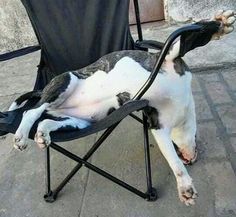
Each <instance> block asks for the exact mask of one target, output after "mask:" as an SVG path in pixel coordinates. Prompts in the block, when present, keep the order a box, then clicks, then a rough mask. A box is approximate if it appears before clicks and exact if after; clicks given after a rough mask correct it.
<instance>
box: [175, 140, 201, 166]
mask: <svg viewBox="0 0 236 217" xmlns="http://www.w3.org/2000/svg"><path fill="white" fill-rule="evenodd" d="M174 147H175V151H176V153H177V155H178V157H179V158H180V159H181V160H182V162H183V163H184V164H185V165H191V164H193V163H194V162H195V161H196V159H197V155H198V151H197V148H195V154H194V157H193V158H192V159H191V160H188V159H186V158H184V156H183V154H182V153H181V152H180V150H179V148H178V147H177V145H176V144H174Z"/></svg>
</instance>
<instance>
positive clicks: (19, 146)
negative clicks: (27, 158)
mask: <svg viewBox="0 0 236 217" xmlns="http://www.w3.org/2000/svg"><path fill="white" fill-rule="evenodd" d="M26 141H27V138H24V136H23V134H21V133H19V132H16V134H15V135H14V139H13V142H14V145H13V147H14V148H15V149H16V150H19V151H23V150H24V149H26V147H27V143H26Z"/></svg>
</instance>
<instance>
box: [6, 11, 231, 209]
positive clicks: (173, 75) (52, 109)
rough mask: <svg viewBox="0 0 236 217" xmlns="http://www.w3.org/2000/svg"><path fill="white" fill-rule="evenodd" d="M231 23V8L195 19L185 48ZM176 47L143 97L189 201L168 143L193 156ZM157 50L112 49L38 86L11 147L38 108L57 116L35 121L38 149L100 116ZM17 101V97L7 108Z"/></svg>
mask: <svg viewBox="0 0 236 217" xmlns="http://www.w3.org/2000/svg"><path fill="white" fill-rule="evenodd" d="M234 22H235V17H234V12H233V11H219V12H218V13H217V14H216V15H215V17H214V19H212V20H209V21H201V22H199V25H202V27H203V31H202V32H201V33H198V34H197V33H191V37H189V38H188V40H187V41H186V42H185V52H184V53H186V52H187V51H189V50H191V49H194V48H195V47H198V46H202V45H205V44H206V43H207V42H209V41H210V40H211V39H219V38H220V37H221V36H223V35H224V34H227V33H230V32H232V31H233V23H234ZM186 43H187V44H186ZM181 46H182V43H181V42H180V40H176V42H175V43H174V44H173V45H172V47H171V49H170V51H169V53H168V55H167V56H166V58H165V62H164V63H163V65H162V67H161V70H160V73H159V74H158V76H157V77H156V80H155V81H154V83H153V84H152V86H151V87H150V88H149V90H148V91H147V92H146V93H145V95H144V96H143V97H142V98H143V99H147V100H148V101H149V106H150V108H151V109H150V113H149V114H148V115H149V119H150V123H151V132H152V134H153V136H154V138H155V140H156V142H157V143H158V145H159V147H160V150H161V152H162V153H163V155H164V156H165V158H166V160H167V161H168V163H169V165H170V167H171V169H172V170H173V173H174V175H175V177H176V180H177V188H178V193H179V198H180V200H181V201H182V202H184V203H185V204H186V205H190V204H194V203H195V199H196V197H197V191H196V189H195V187H194V185H193V182H192V178H191V177H190V176H189V174H188V172H187V170H186V168H185V167H184V164H183V162H182V161H181V159H180V158H179V157H178V155H177V153H176V151H175V149H174V146H173V143H172V141H174V142H175V144H176V145H177V146H178V148H179V151H180V152H181V154H182V156H183V159H182V160H183V161H184V163H188V162H194V161H195V159H196V156H197V152H196V144H195V134H196V118H195V107H194V100H193V96H192V91H191V78H192V76H191V73H190V71H189V69H188V67H187V66H186V65H185V63H184V62H183V60H182V59H181V58H180V56H183V53H182V54H181V52H182V51H181V49H182V48H181ZM157 55H158V54H150V53H148V52H144V51H120V52H114V53H111V54H108V55H106V56H104V57H102V58H101V59H100V60H98V61H97V62H95V63H94V64H92V65H90V66H88V67H85V68H84V69H81V70H77V71H70V72H66V73H63V74H61V75H59V76H57V77H55V78H54V79H53V80H52V81H51V82H50V83H49V84H48V85H47V86H46V87H45V88H44V90H43V91H42V93H41V99H40V101H39V103H38V104H37V106H35V107H34V108H33V109H31V110H29V111H27V112H25V113H24V115H23V118H22V121H21V124H20V126H19V128H18V130H17V131H16V133H15V136H14V147H15V148H16V149H18V150H23V149H25V148H26V146H27V138H28V135H29V132H30V130H31V128H32V126H33V124H34V123H35V121H36V120H37V119H38V118H40V116H41V115H42V113H48V114H50V115H52V116H55V117H60V118H59V119H58V120H51V119H45V120H43V121H41V122H40V123H39V124H38V128H37V133H36V135H35V141H36V142H37V144H38V145H39V147H40V148H45V147H46V146H48V145H50V143H51V140H50V132H52V131H56V130H58V129H59V128H63V127H65V126H71V127H74V128H79V129H82V128H85V127H88V126H89V125H90V124H92V123H93V122H96V121H99V120H101V119H103V118H104V117H105V116H107V115H108V114H109V113H111V112H112V111H114V110H115V109H117V108H119V107H120V106H122V104H124V103H125V102H126V101H128V100H130V99H131V98H132V97H133V96H134V95H135V94H136V93H137V91H138V90H139V88H140V87H141V86H142V85H143V84H144V83H145V81H146V80H147V78H148V76H149V75H150V70H151V69H152V67H153V65H154V62H155V59H156V57H157ZM19 106H21V105H20V103H19V101H17V100H16V101H15V102H14V103H13V104H12V105H11V107H10V108H9V110H13V109H16V108H18V107H19Z"/></svg>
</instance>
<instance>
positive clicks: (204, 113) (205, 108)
mask: <svg viewBox="0 0 236 217" xmlns="http://www.w3.org/2000/svg"><path fill="white" fill-rule="evenodd" d="M194 100H195V109H196V118H197V120H204V119H210V118H213V116H212V114H211V110H210V107H209V105H208V103H207V101H206V99H205V97H204V96H203V95H201V94H194Z"/></svg>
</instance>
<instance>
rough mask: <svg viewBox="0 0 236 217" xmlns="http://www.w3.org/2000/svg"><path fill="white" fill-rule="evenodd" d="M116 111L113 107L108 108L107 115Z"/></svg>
mask: <svg viewBox="0 0 236 217" xmlns="http://www.w3.org/2000/svg"><path fill="white" fill-rule="evenodd" d="M115 110H116V109H115V108H114V107H111V108H109V110H108V112H107V115H110V114H111V113H112V112H114V111H115Z"/></svg>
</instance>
